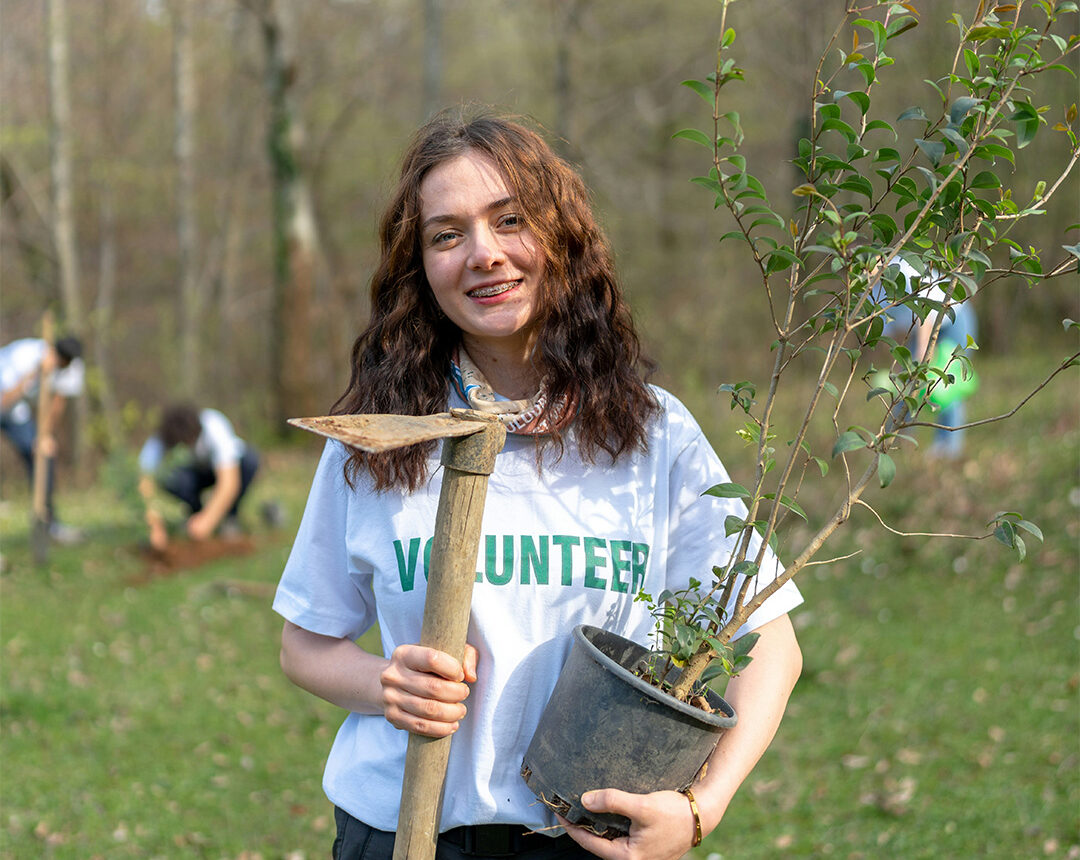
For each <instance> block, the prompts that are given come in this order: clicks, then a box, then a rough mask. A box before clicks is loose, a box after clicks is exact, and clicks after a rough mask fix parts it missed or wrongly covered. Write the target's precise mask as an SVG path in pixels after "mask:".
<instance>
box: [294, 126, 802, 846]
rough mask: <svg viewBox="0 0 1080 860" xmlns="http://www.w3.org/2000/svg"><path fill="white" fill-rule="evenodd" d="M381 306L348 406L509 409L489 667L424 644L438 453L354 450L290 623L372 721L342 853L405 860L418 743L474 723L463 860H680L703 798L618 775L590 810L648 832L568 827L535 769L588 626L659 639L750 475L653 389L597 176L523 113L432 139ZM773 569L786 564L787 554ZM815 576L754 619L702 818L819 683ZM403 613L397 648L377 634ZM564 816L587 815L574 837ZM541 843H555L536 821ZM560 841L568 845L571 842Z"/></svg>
mask: <svg viewBox="0 0 1080 860" xmlns="http://www.w3.org/2000/svg"><path fill="white" fill-rule="evenodd" d="M380 241H381V252H382V253H381V261H380V263H379V267H378V269H377V271H376V272H375V275H374V277H373V279H372V288H371V296H372V313H371V320H370V322H369V324H368V326H367V328H366V329H365V331H364V332H363V333H362V334H361V335H360V337H359V338H358V339H357V341H356V344H355V346H354V348H353V354H352V378H351V380H350V382H349V387H348V389H347V390H346V392H345V394H344V395H342V397H341V399H340V400H339V401H338V403H337V404H336V406H335V412H338V413H363V412H381V413H387V412H390V413H404V414H427V413H432V412H440V411H445V410H446V409H447V408H448V407H470V408H473V409H479V410H483V411H488V412H493V413H496V414H498V415H499V416H500V419H501V420H503V421H504V423H505V424H506V427H507V430H508V436H507V442H506V445H505V447H504V449H503V451H502V452H501V453H500V454H499V456H498V458H497V462H496V467H495V473H494V474H493V475H492V476H491V479H490V482H489V486H488V494H487V503H486V507H485V513H484V526H483V537H482V538H481V547H480V553H479V555H480V558H479V559H478V563H477V569H478V579H477V584H476V587H475V590H474V592H473V604H472V617H471V621H470V626H469V644H468V646H467V648H466V653H465V658H464V661H462V662H459V661H458V660H457V659H455V658H454V657H452V656H450V655H448V654H446V653H442V652H438V651H435V650H433V649H428V648H423V647H420V646H419V645H417V644H415V643H416V642H417V641H418V639H419V635H420V624H421V617H422V612H423V602H424V593H425V587H424V583H425V579H424V577H425V573H426V569H425V564H426V558H427V555H426V553H427V548H428V547H429V546H430V543H429V541H430V538H431V536H432V532H433V526H434V520H435V510H436V506H437V502H438V496H439V489H440V473H439V471H438V459H437V458H438V450H437V448H436V446H435V445H429V446H426V447H425V446H414V447H412V448H408V449H402V450H399V451H396V452H392V453H388V454H380V455H368V454H364V453H362V452H359V451H355V450H349V449H346V448H345V447H343V446H342V445H340V444H338V443H336V442H330V443H329V444H328V445H327V446H326V449H325V451H324V453H323V457H322V460H321V462H320V464H319V467H318V471H317V473H316V476H315V479H314V483H313V486H312V489H311V495H310V498H309V501H308V506H307V510H306V511H305V514H304V518H303V521H302V523H301V526H300V530H299V533H298V535H297V538H296V543H295V545H294V547H293V550H292V554H291V556H290V558H289V561H288V563H287V565H286V568H285V572H284V574H283V577H282V580H281V584H280V586H279V589H278V593H277V597H276V599H275V602H274V608H275V609H276V610H277V611H278V612H279V613H280V614H281V615H283V616H284V617H285V619H286V622H285V629H284V632H283V635H282V653H281V659H282V666H283V669H284V671H285V673H286V674H287V675H288V677H289V678H291V679H292V680H293V681H294V682H295V683H297V684H298V685H300V686H301V687H303V688H304V689H306V690H309V691H310V692H312V693H314V694H316V695H318V696H321V697H322V698H324V699H327V700H329V701H330V702H333V703H335V704H337V705H339V706H341V707H342V708H344V709H345V710H347V711H348V712H349V713H348V716H347V717H346V718H345V722H344V724H343V725H342V727H341V729H340V731H339V733H338V736H337V738H336V740H335V742H334V745H333V749H332V750H331V752H330V757H329V760H328V762H327V766H326V772H325V777H324V788H325V790H326V793H327V795H328V797H329V798H330V800H331V801H332V802H333V803H334V804H335V806H336V807H337V810H336V817H337V824H338V838H337V841H336V843H335V855H334V856H335V857H340V858H345V857H347V858H356V857H361V856H363V857H389V856H391V853H392V850H393V849H392V846H393V839H394V834H393V831H394V830H395V829H396V827H397V815H398V803H399V800H400V795H401V780H402V773H403V769H404V760H405V749H406V745H407V737H408V735H407V732H410V731H411V732H418V733H421V734H424V735H429V736H431V737H445V736H447V735H450V734H454V735H455V737H454V741H453V744H452V746H451V752H450V762H449V767H448V772H447V782H446V791H445V797H444V801H443V809H442V818H441V824H440V832H441V836H440V839H439V853H438V856H439V857H446V858H451V857H458V856H483V855H484V854H485V853H487V854H488V855H489V856H496V855H502V856H506V855H507V854H513V855H521V856H528V857H536V858H540V857H549V856H550V857H556V856H558V857H575V856H581V857H585V856H591V854H596V855H599V856H601V857H627V858H629V857H641V858H669V857H670V858H674V857H680V856H681V855H682V854H683V853H685V852H686V851H687V850H688V849H689V848H690V847H691V844H692V843H693V840H694V838H695V832H696V827H697V825H698V822H696V821H695V812H694V810H693V809H692V808H691V805H690V803H689V802H688V799H687V797H685V796H684V795H682V794H679V793H677V792H671V791H661V792H656V793H653V794H648V795H634V794H628V793H626V792H622V791H618V790H615V789H613V788H611V787H609V786H601V785H598V786H596V789H597V791H595V792H592V793H591V794H590V795H588V796H587V797H586V798H585V800H584V802H585V803H586V805H587V806H589V807H590V808H592V809H593V810H608V811H612V812H617V813H621V814H623V815H626V816H628V817H629V818H630V819H631V820H632V822H633V823H632V827H631V831H630V835H629V836H628V837H626V838H623V839H618V840H614V841H610V842H609V841H606V840H604V839H600V838H598V837H596V836H595V835H593V834H592V833H589V832H587V831H585V830H583V829H581V828H578V827H573V826H567V827H566V833H562V831H561V830H560V829H559V827H558V826H557V822H556V821H555V819H554V817H553V816H552V815H551V814H550V813H549V812H548V811H547V810H546V808H545V807H544V806H543V805H542V804H540V803H538V802H537V800H536V798H535V797H533V796H532V794H531V792H530V791H529V789H528V788H527V787H526V786H525V783H524V782H523V780H522V779H521V777H520V774H519V770H520V767H521V760H522V755H523V753H524V751H525V748H526V747H527V745H528V743H529V740H530V738H531V736H532V732H533V729H534V727H535V725H536V722H537V720H538V719H539V715H540V712H541V711H542V709H543V707H544V705H545V704H546V702H547V699H548V697H549V694H550V692H551V690H552V688H553V687H554V684H555V681H556V678H557V675H558V672H559V669H560V667H561V666H562V663H563V661H564V660H565V658H566V655H567V654H568V652H569V649H570V642H571V636H570V632H571V630H572V629H573V627H574V626H575V625H577V624H594V625H596V626H601V627H605V628H607V629H610V630H614V631H615V632H618V633H620V634H622V635H624V636H627V637H628V638H633V639H637V640H639V641H642V642H643V643H644V642H647V641H648V636H649V634H650V632H651V631H652V624H651V619H650V617H649V615H648V613H647V611H646V609H645V608H644V606H643V605H642V604H641V603H635V602H634V599H633V598H634V595H635V594H636V593H637V592H639V591H641V590H645V591H648V592H651V593H654V594H655V593H658V592H660V591H661V590H663V589H664V588H680V587H685V585H686V584H687V582H688V580H689V579H690V578H691V577H697V578H699V579H702V578H704V577H705V576H706V575H708V572H709V571H710V570H711V567H712V565H713V564H716V563H722V561H723V560H724V558H725V557H726V555H727V553H728V552H729V550H730V542H729V541H728V540H727V539H726V537H725V535H724V518H725V517H726V516H727V515H729V514H733V513H734V514H739V513H741V512H742V508H741V506H740V505H739V504H738V503H735V502H732V501H731V500H724V499H716V498H713V497H711V496H706V497H702V496H701V495H700V494H701V492H702V491H703V490H704V489H706V488H707V487H709V486H712V485H713V484H716V483H719V482H722V481H726V480H728V478H727V474H726V472H725V470H724V468H723V466H722V465H721V463H720V461H719V460H718V459H717V457H716V455H715V454H714V453H713V451H712V449H711V447H710V446H709V444H708V442H707V441H706V440H705V438H704V436H703V435H702V433H701V430H700V429H699V428H698V426H697V424H696V423H695V421H694V419H693V418H692V417H691V415H690V414H689V413H688V412H687V411H686V409H685V407H683V405H682V404H681V403H679V401H678V400H676V399H675V398H674V397H672V396H671V395H670V394H668V393H667V392H666V391H663V390H662V389H659V388H656V387H652V386H649V385H647V384H646V383H645V382H644V381H643V379H642V376H641V373H640V372H639V364H642V363H643V362H642V360H641V355H640V349H639V344H638V339H637V335H636V334H635V331H634V327H633V323H632V321H631V318H630V314H629V311H628V309H627V307H626V305H625V303H624V301H623V298H622V295H621V291H620V289H619V285H618V283H617V281H616V278H615V274H614V269H613V264H612V259H611V253H610V251H609V248H608V246H607V243H606V241H605V239H604V237H603V235H602V234H601V232H600V229H599V228H598V226H597V224H596V221H595V218H594V216H593V213H592V209H591V206H590V202H589V197H588V193H587V191H586V189H585V187H584V185H583V183H582V181H581V179H580V177H579V176H578V175H577V174H576V173H575V172H574V170H572V169H571V168H570V167H569V166H568V165H567V164H566V163H565V162H564V161H562V160H561V159H560V158H559V157H558V156H556V155H555V154H554V152H553V151H552V150H551V149H550V148H549V147H548V145H547V144H546V143H545V142H544V141H543V139H542V138H541V137H539V136H538V135H537V134H535V133H534V132H533V131H531V130H529V129H527V128H525V127H524V126H522V125H521V124H519V123H517V122H513V121H509V120H506V119H502V118H493V117H479V118H473V119H470V120H466V119H461V118H455V117H453V116H450V115H442V116H439V117H437V118H436V119H434V120H433V121H431V122H430V123H428V124H427V125H426V126H424V127H423V128H421V129H420V131H419V132H418V133H417V135H416V137H415V138H414V140H413V142H412V144H411V146H410V147H409V149H408V151H407V152H406V154H405V157H404V162H403V166H402V171H401V177H400V180H399V182H398V185H397V189H396V191H395V192H394V195H393V198H392V200H391V202H390V205H389V206H388V208H387V211H386V213H385V215H384V217H383V219H382V224H381V230H380ZM767 562H768V563H767V564H765V565H763V566H762V573H761V574H760V577H761V578H763V579H765V580H768V579H770V578H771V577H772V576H774V575H775V570H776V567H777V565H776V561H775V559H774V558H773V557H772V556H771V555H770V556H768V557H767ZM800 602H801V597H800V596H799V593H798V591H797V590H796V589H795V588H794V586H793V585H791V584H790V583H789V584H788V585H786V586H785V587H784V588H783V589H781V590H780V591H779V592H777V594H775V595H774V596H773V597H772V598H771V599H770V600H769V601H768V602H767V603H766V604H765V605H764V606H763V607H762V608H761V609H760V610H759V611H758V612H757V613H756V614H755V616H754V617H752V618H751V619H750V621H749V623H748V624H747V626H746V629H747V630H750V629H756V630H757V632H759V633H760V634H761V638H760V639H759V641H758V643H757V645H756V647H755V649H754V657H755V659H754V662H753V663H752V664H751V666H750V667H749V668H748V669H747V670H746V671H745V672H743V673H742V674H741V675H740V676H739V677H738V678H736V679H734V680H733V681H732V682H731V685H730V686H729V688H728V692H727V694H726V697H727V698H728V699H729V700H730V701H731V703H732V704H733V705H734V707H735V709H736V711H737V712H738V714H739V722H738V725H737V727H736V728H735V729H733V730H732V731H730V732H728V733H727V734H725V735H724V737H723V740H722V741H721V744H720V745H719V746H718V748H717V750H716V753H715V754H714V755H713V757H712V759H711V760H710V767H709V768H708V770H707V775H706V777H705V779H704V780H702V781H701V783H699V784H697V785H695V787H694V794H695V796H696V799H697V805H698V810H697V817H698V818H699V819H700V826H701V828H702V830H703V831H704V832H705V833H707V832H709V831H710V830H712V829H713V828H714V827H715V826H716V825H717V824H718V823H719V821H720V819H721V818H722V817H723V814H724V810H725V809H726V808H727V805H728V803H729V802H730V800H731V798H732V796H733V795H734V793H735V790H736V789H737V788H738V786H739V784H740V783H741V782H742V781H743V779H744V778H745V777H746V775H747V774H748V773H749V772H750V770H751V768H752V767H753V766H754V764H755V763H756V761H757V759H758V758H759V757H760V755H761V754H762V752H764V750H765V748H766V747H767V746H768V744H769V742H770V740H771V739H772V737H773V734H774V733H775V731H776V728H777V726H778V724H779V722H780V718H781V716H782V714H783V711H784V708H785V706H786V703H787V699H788V696H789V694H790V692H791V689H792V687H793V685H794V683H795V680H796V678H797V677H798V674H799V671H800V668H801V655H800V652H799V648H798V645H797V643H796V640H795V635H794V633H793V631H792V627H791V623H790V621H789V620H788V616H787V612H788V610H789V609H791V608H793V607H794V606H796V605H798V603H800ZM374 623H378V625H379V630H380V634H381V637H382V645H383V654H384V655H385V656H378V655H375V654H370V653H367V652H365V651H363V650H361V649H360V648H359V647H358V646H357V645H356V644H354V640H355V639H356V638H357V637H358V636H360V635H361V634H362V633H363V632H364V631H365V630H367V629H368V628H369V627H370V626H371V625H372V624H374ZM564 823H565V822H564ZM533 831H540V832H533ZM556 833H558V834H561V835H558V836H556V835H554V834H556Z"/></svg>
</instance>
